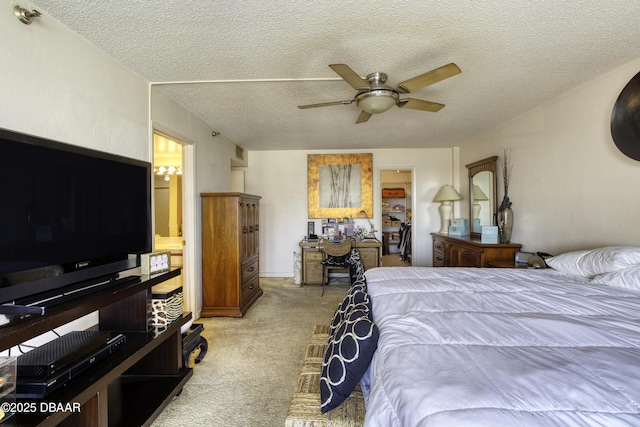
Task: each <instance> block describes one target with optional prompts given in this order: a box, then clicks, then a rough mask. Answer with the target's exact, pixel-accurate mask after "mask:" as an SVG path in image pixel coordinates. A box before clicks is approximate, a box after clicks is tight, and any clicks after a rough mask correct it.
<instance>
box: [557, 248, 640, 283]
mask: <svg viewBox="0 0 640 427" xmlns="http://www.w3.org/2000/svg"><path fill="white" fill-rule="evenodd" d="M546 262H547V265H549V267H551V268H554V269H556V270H558V271H561V272H563V273H566V274H572V275H574V276H584V277H588V278H592V277H594V276H595V275H597V274H604V273H610V272H612V271H618V270H623V269H625V268H627V267H631V266H634V265H640V247H635V246H607V247H604V248H597V249H591V250H584V251H573V252H567V253H564V254H561V255H558V256H554V257H551V258H549V259H547V260H546Z"/></svg>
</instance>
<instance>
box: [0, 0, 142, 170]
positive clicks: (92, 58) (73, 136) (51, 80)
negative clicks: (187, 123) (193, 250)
mask: <svg viewBox="0 0 640 427" xmlns="http://www.w3.org/2000/svg"><path fill="white" fill-rule="evenodd" d="M0 28H1V29H2V30H1V32H0V64H2V66H0V81H2V84H1V85H0V127H3V128H6V129H11V130H16V131H19V132H23V133H28V134H33V135H38V136H44V137H47V138H50V139H54V140H58V141H62V142H67V143H70V144H75V145H82V146H86V147H90V148H94V149H98V150H102V151H109V152H112V153H117V154H120V155H124V156H128V157H134V158H137V159H141V160H147V161H148V160H150V154H149V141H148V125H147V123H148V98H147V83H146V82H145V81H144V80H143V79H141V78H140V77H138V76H136V75H135V74H133V73H132V72H130V71H129V70H127V69H126V68H124V67H122V66H121V65H120V64H118V63H117V62H115V61H114V60H113V59H111V58H110V57H108V56H106V55H105V54H104V53H102V52H100V51H98V50H97V49H96V48H95V47H94V46H93V45H91V44H89V43H88V42H87V41H86V40H84V39H82V38H81V37H79V36H78V35H76V34H75V33H73V32H71V31H70V30H69V29H68V28H66V27H64V26H63V25H62V24H60V23H59V22H58V21H56V20H54V19H52V18H50V17H42V18H39V19H37V20H36V21H35V22H34V23H32V24H31V25H25V24H23V23H21V22H20V21H18V19H16V17H15V15H14V13H13V4H12V2H2V4H1V5H0Z"/></svg>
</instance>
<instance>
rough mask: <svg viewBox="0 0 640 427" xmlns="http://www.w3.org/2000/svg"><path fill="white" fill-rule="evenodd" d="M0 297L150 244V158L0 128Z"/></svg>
mask: <svg viewBox="0 0 640 427" xmlns="http://www.w3.org/2000/svg"><path fill="white" fill-rule="evenodd" d="M0 158H1V159H2V166H0V303H7V302H15V301H16V300H20V299H21V298H22V299H24V298H25V297H29V296H33V295H36V294H39V293H42V292H45V291H51V290H55V289H57V288H61V287H65V286H68V285H72V284H75V283H80V282H84V281H90V280H92V279H96V278H101V277H107V276H110V275H114V274H117V273H118V272H119V271H122V270H125V269H128V268H133V267H136V266H138V265H139V261H138V258H139V257H136V256H131V255H132V254H140V253H144V252H149V251H150V250H151V237H152V235H151V187H150V186H151V165H150V163H148V162H144V161H140V160H135V159H129V158H125V157H121V156H116V155H113V154H109V153H104V152H99V151H95V150H90V149H86V148H83V147H79V146H74V145H69V144H62V143H59V142H55V141H51V140H47V139H44V138H38V137H33V136H29V135H23V134H18V133H15V132H11V131H7V130H3V129H0Z"/></svg>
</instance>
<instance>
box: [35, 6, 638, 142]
mask: <svg viewBox="0 0 640 427" xmlns="http://www.w3.org/2000/svg"><path fill="white" fill-rule="evenodd" d="M24 6H32V7H34V8H36V9H38V10H39V11H40V12H43V14H44V16H43V17H42V18H40V19H47V16H52V17H54V18H56V19H58V20H59V21H61V22H62V23H64V24H65V25H67V26H68V27H70V28H71V29H72V30H73V31H75V32H77V33H79V34H80V35H82V36H83V37H85V38H86V39H88V40H89V41H90V42H91V43H93V44H95V45H96V46H98V48H100V49H102V50H104V51H105V52H106V53H107V54H109V55H111V56H113V57H114V58H115V59H116V60H118V61H119V62H121V63H123V64H124V65H125V66H126V67H128V68H129V69H131V70H133V71H134V72H136V73H137V74H139V75H140V76H142V77H143V78H144V79H146V80H148V81H150V82H155V83H165V82H175V84H169V85H155V86H154V90H162V91H164V92H165V93H166V94H167V95H168V96H170V97H171V98H173V99H175V100H176V101H177V102H179V103H180V104H182V105H184V106H185V107H186V108H188V109H189V110H191V111H193V112H194V113H195V114H197V115H198V116H199V117H201V118H202V119H204V120H205V121H206V122H207V123H209V124H210V125H211V127H212V128H215V129H216V130H218V131H220V132H222V133H223V134H225V135H226V136H227V137H228V138H230V139H231V140H233V141H234V142H235V143H237V144H239V145H242V146H244V147H245V148H246V149H248V150H290V149H323V148H327V149H339V148H340V149H344V148H346V149H363V148H364V149H373V148H411V147H448V146H454V145H460V144H463V143H465V142H467V141H469V140H471V139H473V138H476V137H479V136H481V135H483V134H486V133H487V132H489V131H491V130H492V129H495V128H496V127H498V126H500V125H501V124H503V123H505V122H507V121H509V120H511V119H513V118H515V117H517V116H519V115H521V114H523V113H524V112H526V111H529V110H531V109H533V108H535V107H537V106H538V105H540V104H541V103H544V102H546V101H548V100H550V99H552V98H555V97H557V96H558V95H560V94H562V93H566V92H568V91H571V90H572V89H574V88H576V87H578V86H580V85H582V84H584V83H586V82H588V81H590V80H592V79H594V78H596V77H597V76H599V75H601V74H602V73H604V72H607V71H610V70H613V69H615V68H617V67H619V66H621V65H623V64H626V63H628V62H630V61H632V60H634V59H636V58H639V57H640V25H639V24H638V23H639V22H640V2H638V1H630V0H607V1H604V0H574V1H552V0H546V1H545V0H531V1H527V2H524V1H513V0H489V1H477V0H440V1H436V0H386V1H355V0H342V1H332V0H315V1H306V0H305V1H301V0H270V1H262V0H253V1H247V0H244V1H242V0H240V1H238V0H225V1H195V0H181V1H175V0H164V1H157V0H108V1H91V0H67V1H61V0H36V1H34V2H31V3H29V5H24ZM449 62H454V63H456V64H457V65H458V66H459V67H460V68H461V69H462V73H461V74H459V75H457V76H454V77H451V78H449V79H447V80H444V81H442V82H439V83H436V84H434V85H432V86H429V87H426V88H424V89H421V90H419V91H417V92H415V93H412V94H411V95H410V96H411V97H414V98H419V99H427V100H430V101H435V102H440V103H443V104H446V107H445V108H444V109H442V110H441V111H439V112H437V113H427V112H422V111H416V110H408V109H399V108H396V107H393V108H392V109H391V110H389V111H387V112H385V113H382V114H377V115H374V116H373V117H371V119H370V120H369V121H368V122H366V123H363V124H358V125H356V124H355V120H356V118H357V117H358V114H359V111H360V110H359V109H358V107H357V106H356V104H355V103H353V104H350V105H338V106H330V107H322V108H315V109H307V110H301V109H298V108H296V107H297V106H298V105H302V104H312V103H319V102H328V101H339V100H350V99H352V98H353V97H354V96H355V90H354V89H352V88H351V86H349V85H348V84H347V83H345V82H344V81H342V80H340V79H339V78H338V76H337V75H336V74H335V73H334V72H333V71H332V70H331V69H330V68H329V67H328V64H331V63H345V64H347V65H349V66H350V67H351V68H352V69H353V70H355V71H356V72H357V73H359V74H360V75H362V76H363V77H364V76H366V75H367V74H369V73H371V72H375V71H379V72H384V73H386V74H387V75H388V76H389V79H388V82H387V83H388V84H390V85H391V86H395V84H397V83H399V82H400V81H403V80H406V79H408V78H411V77H414V76H416V75H418V74H422V73H424V72H426V71H429V70H432V69H434V68H437V67H439V66H442V65H445V64H447V63H449ZM261 80H264V81H261ZM178 82H180V83H178ZM185 82H187V83H185ZM188 82H191V83H188ZM594 102H597V100H594Z"/></svg>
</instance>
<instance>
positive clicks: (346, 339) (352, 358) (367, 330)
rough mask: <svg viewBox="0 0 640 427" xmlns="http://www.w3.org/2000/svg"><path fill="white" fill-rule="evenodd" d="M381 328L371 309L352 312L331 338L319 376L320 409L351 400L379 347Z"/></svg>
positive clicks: (325, 409)
mask: <svg viewBox="0 0 640 427" xmlns="http://www.w3.org/2000/svg"><path fill="white" fill-rule="evenodd" d="M378 336H379V332H378V327H377V326H376V324H375V323H373V322H372V321H371V318H370V317H369V311H368V310H358V309H355V310H352V311H350V312H349V313H348V314H347V315H346V317H345V318H344V320H343V321H342V323H340V325H338V327H337V328H336V329H335V331H334V333H333V334H331V335H330V336H329V346H328V347H327V352H326V353H325V357H324V362H323V364H322V375H321V377H320V402H321V405H320V410H321V411H322V413H325V412H327V411H330V410H331V409H334V408H336V407H338V406H339V405H340V404H341V403H342V402H344V400H345V399H346V398H347V397H349V395H350V394H351V392H352V391H353V389H354V388H355V387H356V385H357V384H358V382H359V381H360V380H361V379H362V376H363V375H364V373H365V371H366V370H367V368H368V367H369V364H370V363H371V359H372V358H373V353H374V352H375V350H376V348H377V347H378Z"/></svg>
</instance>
